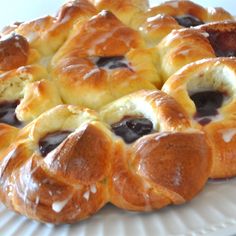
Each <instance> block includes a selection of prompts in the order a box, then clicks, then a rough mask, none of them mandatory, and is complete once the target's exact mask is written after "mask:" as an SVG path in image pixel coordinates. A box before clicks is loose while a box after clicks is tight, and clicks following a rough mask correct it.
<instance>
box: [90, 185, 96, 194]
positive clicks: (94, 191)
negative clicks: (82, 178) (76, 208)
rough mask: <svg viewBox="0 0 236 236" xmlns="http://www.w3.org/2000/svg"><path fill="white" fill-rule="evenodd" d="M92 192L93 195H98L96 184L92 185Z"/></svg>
mask: <svg viewBox="0 0 236 236" xmlns="http://www.w3.org/2000/svg"><path fill="white" fill-rule="evenodd" d="M90 191H91V192H92V193H96V192H97V187H96V185H95V184H92V185H91V186H90Z"/></svg>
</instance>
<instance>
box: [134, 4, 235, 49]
mask: <svg viewBox="0 0 236 236" xmlns="http://www.w3.org/2000/svg"><path fill="white" fill-rule="evenodd" d="M186 15H190V16H193V17H196V18H197V19H199V20H200V21H202V22H203V23H208V22H212V21H224V20H233V16H232V15H230V13H228V12H227V11H225V10H224V9H222V8H213V7H212V8H203V7H202V6H200V5H198V4H196V3H194V2H192V1H186V0H180V1H179V0H173V1H166V2H164V3H161V4H160V5H158V6H156V7H153V8H150V9H149V10H148V11H147V12H146V13H145V14H142V15H141V14H140V15H139V17H136V19H134V22H135V23H134V24H135V25H138V27H139V30H140V31H141V32H142V34H143V35H144V37H145V39H146V41H147V42H148V44H151V45H155V44H157V43H158V42H160V40H161V39H162V38H163V37H164V36H166V35H167V34H169V33H170V32H171V31H172V30H174V29H180V28H183V27H184V26H181V25H180V24H179V23H178V22H177V20H176V19H175V17H181V16H186Z"/></svg>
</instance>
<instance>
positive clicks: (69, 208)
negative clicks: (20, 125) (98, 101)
mask: <svg viewBox="0 0 236 236" xmlns="http://www.w3.org/2000/svg"><path fill="white" fill-rule="evenodd" d="M45 120H46V121H47V122H45ZM111 148H112V145H111V140H110V138H109V136H108V135H107V134H106V128H105V127H104V125H103V124H102V123H101V122H99V121H98V120H97V116H96V114H95V112H93V111H90V110H88V109H81V108H79V107H74V106H71V105H60V106H58V107H56V108H54V109H52V110H49V111H48V112H46V113H44V114H42V115H41V116H40V117H38V118H37V119H36V120H34V121H33V122H32V123H30V124H29V125H28V126H26V127H25V128H24V129H22V130H21V132H20V134H19V135H18V140H16V141H15V142H14V143H13V144H12V145H11V146H10V147H9V149H8V150H7V151H6V152H5V156H4V154H3V158H1V166H0V176H1V189H0V197H1V200H2V201H3V202H4V203H5V204H6V206H8V208H10V209H14V210H15V211H17V212H19V213H21V214H24V215H26V216H28V217H30V218H32V219H37V220H40V221H44V222H51V223H62V222H74V221H78V220H81V219H84V218H87V217H88V216H90V215H92V214H94V213H95V212H96V211H97V210H98V209H100V208H101V207H102V206H103V205H104V204H105V203H106V202H107V188H106V186H105V180H106V179H105V178H106V177H107V175H108V170H109V169H108V167H109V165H110V164H109V163H110V162H109V159H110V156H111Z"/></svg>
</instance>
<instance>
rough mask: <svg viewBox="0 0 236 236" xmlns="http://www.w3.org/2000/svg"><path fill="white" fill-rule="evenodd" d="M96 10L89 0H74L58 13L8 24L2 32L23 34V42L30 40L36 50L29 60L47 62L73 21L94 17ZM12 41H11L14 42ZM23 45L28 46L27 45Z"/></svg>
mask: <svg viewBox="0 0 236 236" xmlns="http://www.w3.org/2000/svg"><path fill="white" fill-rule="evenodd" d="M96 13H97V10H96V8H95V7H94V6H93V5H92V4H91V3H89V1H87V0H71V1H68V2H67V3H66V4H64V5H63V6H62V7H61V9H60V10H59V12H58V14H57V15H56V16H55V17H52V16H46V17H42V18H39V19H36V20H33V21H30V22H25V23H24V22H23V23H17V24H16V25H15V26H13V27H6V28H5V29H4V30H3V32H2V33H1V34H2V35H8V34H13V35H14V34H16V35H17V37H19V38H20V43H21V44H23V43H24V44H26V41H27V42H28V44H29V45H30V49H31V51H32V53H31V54H32V56H31V60H30V61H29V63H28V64H30V63H35V62H38V63H40V64H43V65H46V66H47V65H48V63H49V61H50V58H51V56H52V55H53V54H54V53H55V52H56V50H57V49H58V48H59V47H60V46H61V45H62V44H63V43H64V41H65V40H66V39H67V37H68V35H69V33H70V31H71V29H72V28H73V24H75V23H76V22H77V21H79V20H83V19H87V18H90V17H91V16H93V15H95V14H96ZM12 41H13V40H11V43H13V42H12ZM24 44H23V45H24ZM16 47H17V46H16ZM21 47H22V48H23V49H24V50H25V47H26V46H24V47H23V46H21ZM0 48H1V41H0ZM18 50H19V47H18ZM15 53H16V52H15ZM25 54H26V53H25ZM26 55H27V54H26ZM0 60H1V54H0ZM21 60H23V57H22V58H21ZM19 66H21V65H19ZM14 68H16V67H14ZM0 70H1V68H0Z"/></svg>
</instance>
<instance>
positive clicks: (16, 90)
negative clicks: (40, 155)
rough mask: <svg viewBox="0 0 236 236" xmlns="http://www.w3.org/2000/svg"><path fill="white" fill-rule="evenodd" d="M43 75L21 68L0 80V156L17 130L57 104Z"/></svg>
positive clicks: (56, 96) (39, 70)
mask: <svg viewBox="0 0 236 236" xmlns="http://www.w3.org/2000/svg"><path fill="white" fill-rule="evenodd" d="M47 77H48V75H47V73H46V71H45V70H44V69H43V68H42V67H39V66H25V67H20V68H18V69H16V70H12V71H8V72H5V73H2V74H1V77H0V135H1V142H0V153H1V152H2V151H3V150H4V149H5V148H6V147H8V145H9V144H11V143H12V142H13V140H14V139H15V137H16V135H17V133H18V131H19V129H20V128H22V127H23V126H25V125H26V124H28V123H29V122H30V121H32V120H34V119H35V118H36V117H37V116H38V115H40V114H41V113H43V112H44V111H46V110H48V109H50V108H52V107H54V106H56V105H58V104H60V103H61V98H60V96H59V94H58V91H57V89H56V88H55V86H54V85H53V83H52V82H51V81H49V80H47Z"/></svg>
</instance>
